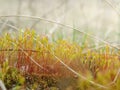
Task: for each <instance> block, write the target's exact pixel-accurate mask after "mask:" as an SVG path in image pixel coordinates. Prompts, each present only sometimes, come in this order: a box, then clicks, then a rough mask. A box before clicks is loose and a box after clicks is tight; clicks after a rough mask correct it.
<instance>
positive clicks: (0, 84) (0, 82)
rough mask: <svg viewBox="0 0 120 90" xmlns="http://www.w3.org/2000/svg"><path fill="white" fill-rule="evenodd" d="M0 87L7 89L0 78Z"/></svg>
mask: <svg viewBox="0 0 120 90" xmlns="http://www.w3.org/2000/svg"><path fill="white" fill-rule="evenodd" d="M0 89H2V90H7V89H6V87H5V85H4V83H3V82H2V80H0Z"/></svg>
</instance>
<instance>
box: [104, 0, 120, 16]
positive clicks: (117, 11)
mask: <svg viewBox="0 0 120 90" xmlns="http://www.w3.org/2000/svg"><path fill="white" fill-rule="evenodd" d="M104 1H105V2H106V3H107V4H108V5H109V6H111V7H112V8H113V9H114V10H115V11H116V13H117V14H118V15H119V16H120V12H119V10H118V9H117V8H116V7H115V6H114V5H113V4H112V3H111V2H110V1H109V0H104Z"/></svg>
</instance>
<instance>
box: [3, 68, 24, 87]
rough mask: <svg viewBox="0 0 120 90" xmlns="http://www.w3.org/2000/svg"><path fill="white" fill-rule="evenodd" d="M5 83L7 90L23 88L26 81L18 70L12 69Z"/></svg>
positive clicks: (9, 70)
mask: <svg viewBox="0 0 120 90" xmlns="http://www.w3.org/2000/svg"><path fill="white" fill-rule="evenodd" d="M3 81H4V83H5V86H6V87H7V89H11V88H13V87H16V86H22V85H23V84H24V82H25V79H24V77H23V76H22V75H21V74H20V72H19V71H18V70H17V69H16V68H14V67H10V68H9V69H8V70H7V72H6V73H5V75H4V77H3Z"/></svg>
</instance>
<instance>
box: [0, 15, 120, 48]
mask: <svg viewBox="0 0 120 90" xmlns="http://www.w3.org/2000/svg"><path fill="white" fill-rule="evenodd" d="M2 17H24V18H31V19H40V20H43V21H47V22H50V23H54V24H59V25H61V26H63V27H66V28H69V29H72V30H73V29H74V30H76V31H79V32H80V33H82V34H85V35H88V36H89V37H91V38H93V39H94V40H96V41H100V42H102V43H104V44H107V45H109V46H110V47H113V48H115V49H117V50H120V48H119V47H117V46H114V45H112V44H110V43H109V42H107V41H105V40H102V39H100V38H98V37H96V36H94V35H91V34H89V33H86V32H84V31H81V30H79V29H75V28H73V27H72V26H70V25H64V24H62V23H58V22H56V21H51V20H47V19H44V18H40V17H37V16H27V15H5V16H0V18H2Z"/></svg>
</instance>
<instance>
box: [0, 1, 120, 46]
mask: <svg viewBox="0 0 120 90" xmlns="http://www.w3.org/2000/svg"><path fill="white" fill-rule="evenodd" d="M119 11H120V0H0V15H1V16H4V15H28V16H36V17H40V18H44V19H47V20H51V21H55V22H57V23H62V24H64V25H69V26H71V27H73V28H76V29H79V30H80V31H84V32H86V33H89V34H91V35H93V36H95V37H98V38H100V39H102V40H106V41H108V42H109V43H111V44H114V45H117V46H119V44H120V18H119V15H120V14H119ZM16 28H17V29H25V28H29V29H34V30H36V31H37V32H38V33H39V34H47V35H48V36H59V38H66V37H67V38H69V39H70V40H73V39H74V40H75V41H76V42H78V43H79V42H81V41H82V40H83V38H84V37H85V36H84V34H82V33H80V32H79V31H75V30H74V29H72V30H70V29H69V28H66V27H64V26H61V25H59V24H56V23H51V22H47V21H44V20H39V19H32V18H25V17H1V18H0V33H1V34H2V33H3V32H5V31H7V32H10V33H13V31H14V30H15V29H16ZM89 39H91V38H89V37H88V39H87V40H88V41H91V40H89ZM95 42H96V41H95ZM97 44H98V43H97V42H96V45H97Z"/></svg>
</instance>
